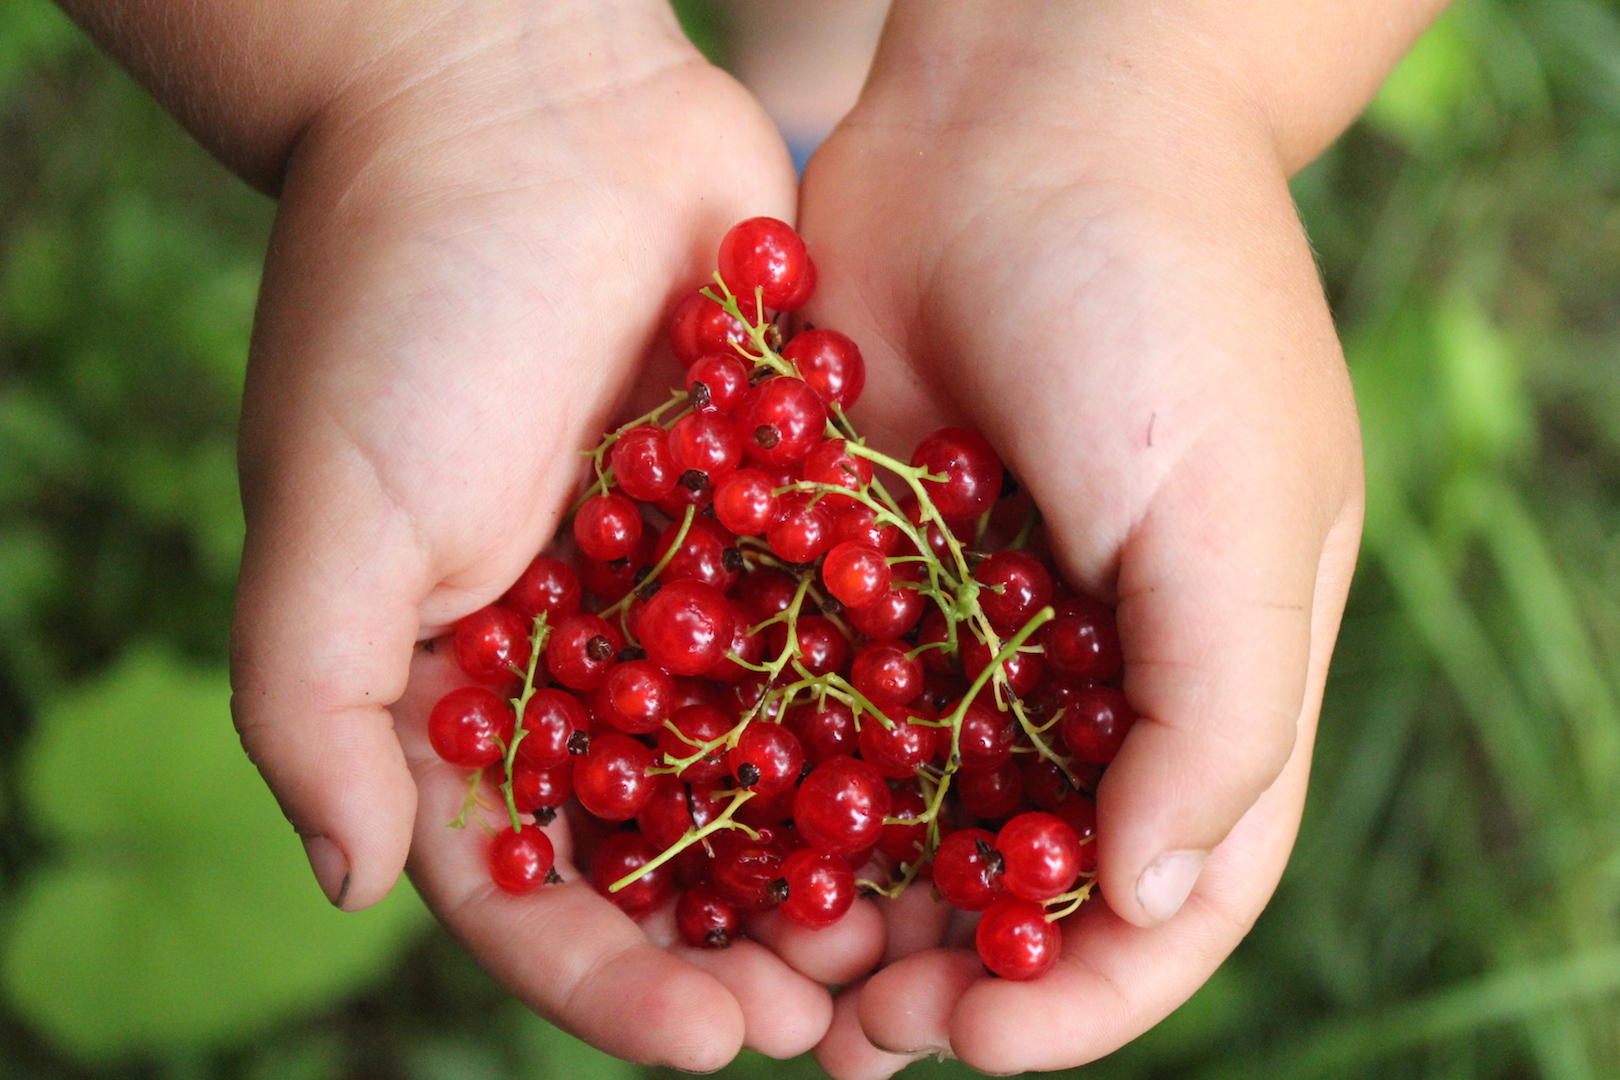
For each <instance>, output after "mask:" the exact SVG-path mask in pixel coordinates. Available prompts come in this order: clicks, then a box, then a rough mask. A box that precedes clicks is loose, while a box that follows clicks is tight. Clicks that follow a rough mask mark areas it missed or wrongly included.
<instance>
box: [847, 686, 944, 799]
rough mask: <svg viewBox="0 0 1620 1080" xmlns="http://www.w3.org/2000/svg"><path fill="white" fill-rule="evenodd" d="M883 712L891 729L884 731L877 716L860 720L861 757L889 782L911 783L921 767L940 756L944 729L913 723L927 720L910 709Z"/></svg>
mask: <svg viewBox="0 0 1620 1080" xmlns="http://www.w3.org/2000/svg"><path fill="white" fill-rule="evenodd" d="M883 712H884V715H886V716H887V717H888V718H889V719H890V720H891V721H892V726H889V727H885V726H884V724H883V722H882V721H881V720H879V719H878V718H877V717H875V716H870V715H868V716H863V717H861V734H860V746H861V756H862V757H863V758H865V759H866V760H867V761H869V762H871V763H872V767H873V768H875V769H877V771H878V772H880V773H882V774H883V775H884V776H887V777H889V778H890V779H893V780H905V779H909V778H910V777H911V776H913V775H914V774H915V773H916V771H917V767H918V766H919V765H923V764H926V763H927V762H929V761H932V760H933V759H934V758H935V756H937V755H938V753H939V748H940V733H941V732H942V731H944V729H943V728H937V727H934V726H932V725H930V724H926V723H913V721H920V720H923V719H924V717H923V716H922V714H921V713H920V712H919V711H918V710H916V709H913V708H912V707H911V706H909V705H890V706H887V707H885V708H884V710H883Z"/></svg>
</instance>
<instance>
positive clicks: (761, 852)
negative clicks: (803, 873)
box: [709, 830, 782, 911]
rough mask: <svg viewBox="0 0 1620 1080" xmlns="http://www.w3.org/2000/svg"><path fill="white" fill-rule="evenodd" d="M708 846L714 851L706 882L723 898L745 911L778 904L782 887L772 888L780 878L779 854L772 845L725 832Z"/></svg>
mask: <svg viewBox="0 0 1620 1080" xmlns="http://www.w3.org/2000/svg"><path fill="white" fill-rule="evenodd" d="M709 846H710V847H712V848H713V849H714V858H713V859H712V860H711V861H710V863H709V881H710V883H711V884H713V885H714V889H715V892H717V893H719V894H720V896H721V897H722V898H723V899H725V900H728V901H730V902H731V903H733V904H736V905H737V906H738V907H739V908H741V909H742V910H744V911H764V910H765V909H766V908H768V907H770V906H771V905H772V904H775V903H779V902H780V901H781V887H780V886H775V887H773V883H774V882H776V881H777V880H778V879H779V878H781V876H782V851H781V849H779V848H778V847H777V846H776V845H775V844H772V843H769V842H767V841H766V840H765V839H764V838H763V837H762V838H761V839H759V840H753V839H750V838H749V837H747V836H746V835H744V834H743V833H742V832H741V831H736V830H727V831H725V832H721V833H718V834H716V835H715V836H714V838H713V839H712V840H711V841H710V842H709Z"/></svg>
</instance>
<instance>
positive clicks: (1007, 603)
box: [973, 551, 1052, 637]
mask: <svg viewBox="0 0 1620 1080" xmlns="http://www.w3.org/2000/svg"><path fill="white" fill-rule="evenodd" d="M973 576H974V577H975V578H976V579H978V582H979V584H980V585H983V586H985V588H983V589H981V590H980V591H979V606H980V607H982V608H983V609H984V614H985V617H986V618H988V619H989V620H990V626H991V629H993V630H995V632H996V633H998V634H1000V635H1002V636H1003V637H1008V636H1011V635H1012V634H1015V633H1017V632H1018V631H1019V630H1020V629H1022V628H1023V625H1024V624H1025V623H1027V622H1029V620H1030V619H1031V618H1033V617H1034V615H1035V613H1036V612H1037V611H1039V610H1041V608H1043V607H1045V606H1046V605H1047V604H1050V603H1051V602H1052V575H1051V574H1049V573H1047V572H1046V567H1044V566H1042V565H1041V561H1040V560H1039V559H1037V558H1035V556H1033V555H1030V554H1029V553H1028V552H1023V551H998V552H996V553H995V554H994V555H992V556H990V557H989V558H988V559H986V560H984V562H982V563H980V564H979V568H978V569H977V570H975V571H973ZM998 588H999V590H1000V591H999V592H998V591H996V590H997V589H998Z"/></svg>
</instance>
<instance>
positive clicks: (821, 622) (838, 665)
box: [765, 615, 849, 676]
mask: <svg viewBox="0 0 1620 1080" xmlns="http://www.w3.org/2000/svg"><path fill="white" fill-rule="evenodd" d="M795 637H796V638H797V640H798V643H799V648H798V652H797V654H796V655H797V657H798V660H799V663H800V664H802V665H803V666H804V669H805V670H806V671H808V672H809V673H810V674H811V675H813V676H820V675H828V674H831V673H832V672H834V671H842V670H843V669H844V665H845V664H847V663H848V662H849V641H848V640H846V639H845V637H844V635H843V634H842V633H841V632H840V631H839V629H838V624H837V623H835V622H833V621H832V620H831V619H828V618H824V617H823V616H820V615H801V616H800V617H799V620H798V623H797V624H796V633H795ZM765 642H766V645H765V647H766V649H767V650H768V651H769V652H770V654H771V655H773V656H780V655H782V650H783V649H785V648H786V647H787V627H786V626H785V625H783V624H782V623H775V624H774V625H772V626H770V627H769V628H768V629H767V630H766V631H765Z"/></svg>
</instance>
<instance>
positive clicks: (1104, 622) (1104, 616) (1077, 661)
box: [1041, 596, 1125, 682]
mask: <svg viewBox="0 0 1620 1080" xmlns="http://www.w3.org/2000/svg"><path fill="white" fill-rule="evenodd" d="M1041 636H1042V642H1043V644H1044V645H1045V646H1046V662H1047V663H1048V664H1050V665H1051V666H1052V668H1053V669H1054V670H1055V671H1057V672H1059V673H1060V674H1063V675H1067V676H1069V677H1070V678H1076V679H1095V680H1097V681H1098V682H1106V681H1107V680H1109V679H1115V678H1118V677H1119V674H1120V672H1121V671H1123V670H1124V667H1125V660H1124V656H1123V654H1122V653H1121V652H1120V648H1119V630H1118V629H1117V627H1116V626H1115V624H1114V613H1113V612H1112V611H1111V610H1109V608H1108V607H1107V606H1106V605H1104V604H1100V603H1098V602H1097V601H1095V600H1092V599H1091V598H1089V597H1085V596H1077V597H1074V598H1072V599H1069V600H1065V601H1064V602H1063V603H1062V604H1061V605H1060V606H1059V607H1058V611H1057V618H1055V619H1053V620H1052V621H1051V622H1049V623H1047V624H1046V625H1045V626H1044V627H1042V628H1041Z"/></svg>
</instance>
